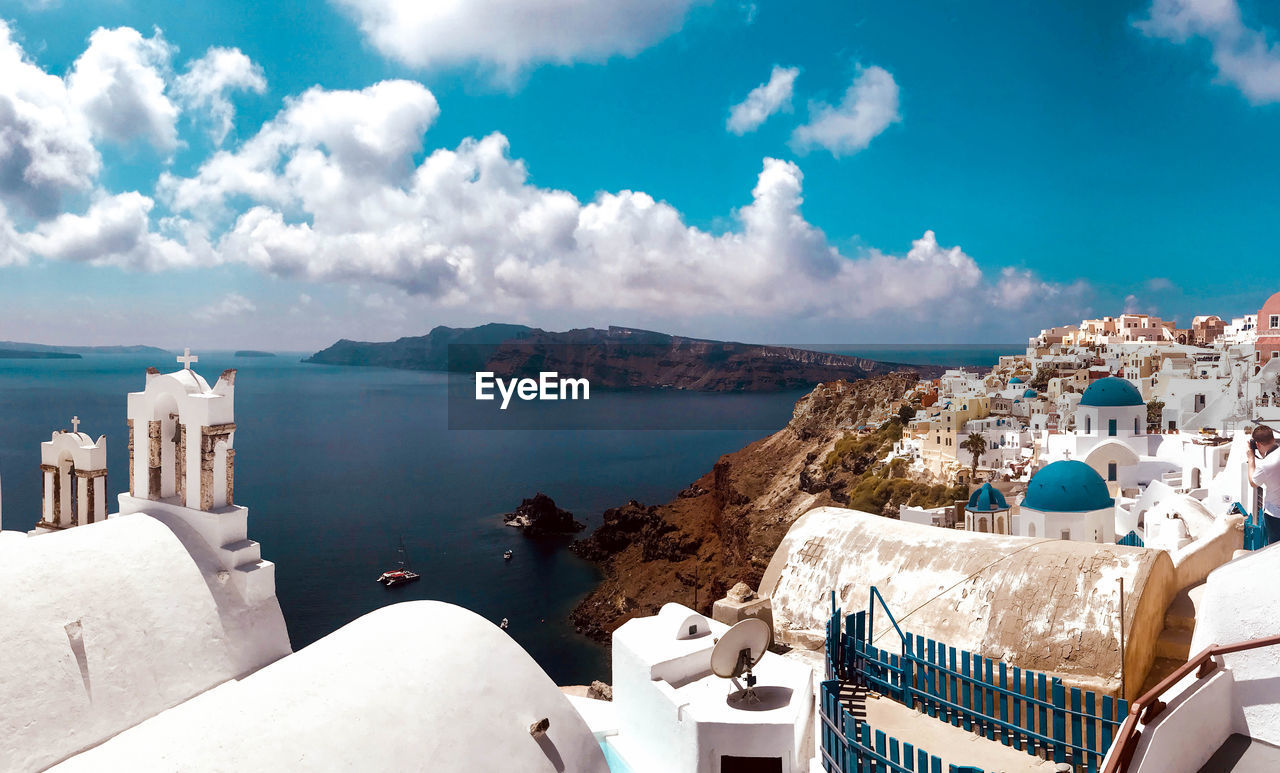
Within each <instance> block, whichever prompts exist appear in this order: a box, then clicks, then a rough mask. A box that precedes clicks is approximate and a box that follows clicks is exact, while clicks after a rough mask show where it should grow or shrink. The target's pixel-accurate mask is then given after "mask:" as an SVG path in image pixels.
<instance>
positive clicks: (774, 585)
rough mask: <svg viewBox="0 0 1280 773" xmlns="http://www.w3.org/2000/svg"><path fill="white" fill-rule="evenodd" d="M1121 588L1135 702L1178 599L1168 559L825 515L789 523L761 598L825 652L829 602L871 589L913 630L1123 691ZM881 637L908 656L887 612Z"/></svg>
mask: <svg viewBox="0 0 1280 773" xmlns="http://www.w3.org/2000/svg"><path fill="white" fill-rule="evenodd" d="M1121 578H1123V579H1124V585H1125V597H1126V598H1125V631H1126V650H1127V652H1128V669H1127V676H1128V680H1129V691H1130V692H1133V691H1134V690H1135V689H1136V688H1137V686H1138V685H1140V684H1141V682H1142V679H1143V677H1145V675H1146V671H1147V669H1148V668H1149V667H1150V664H1151V660H1152V658H1153V653H1152V649H1153V646H1154V641H1155V638H1156V637H1157V636H1158V635H1159V632H1160V630H1161V628H1162V627H1163V619H1164V612H1165V609H1166V607H1167V606H1168V603H1169V600H1170V598H1171V596H1172V594H1173V590H1174V589H1173V587H1172V586H1173V582H1174V578H1173V565H1172V563H1171V561H1170V559H1169V557H1168V555H1167V554H1166V553H1164V552H1162V551H1157V550H1147V549H1144V548H1133V547H1124V546H1119V545H1098V544H1093V543H1086V542H1071V541H1065V540H1058V539H1035V538H1027V537H1007V536H997V535H990V534H977V533H970V532H965V531H958V530H955V529H941V528H938V527H934V526H923V525H919V524H913V523H904V522H902V521H897V520H893V519H889V518H883V517H880V516H875V515H870V514H867V513H862V512H858V511H855V510H844V509H840V508H833V507H821V508H817V509H815V510H812V511H810V512H809V513H806V514H805V515H804V516H803V517H801V518H800V519H799V520H798V521H796V522H795V524H793V525H792V527H791V530H790V531H789V532H788V534H787V536H786V537H785V538H784V539H783V542H782V544H781V545H780V546H779V548H778V550H777V552H776V553H775V555H774V557H773V560H772V561H771V562H770V564H769V568H768V570H767V571H766V572H765V575H764V578H763V580H762V581H761V585H760V592H761V593H762V594H766V595H769V596H770V597H771V598H772V604H773V619H774V625H775V629H776V635H777V636H778V637H779V638H780V639H782V640H784V641H789V642H792V643H798V644H804V645H807V646H821V639H822V637H823V636H824V635H825V629H826V623H827V619H828V617H829V616H830V613H831V595H830V594H831V592H832V591H835V593H836V596H837V601H838V603H839V604H840V605H841V606H842V608H843V609H844V611H845V612H846V613H850V612H854V611H857V610H861V609H866V608H867V603H868V597H869V588H870V586H872V585H874V586H876V587H877V588H878V589H879V590H880V592H881V593H882V594H883V595H884V597H885V599H886V601H887V602H888V604H889V607H890V609H891V610H892V612H893V614H894V615H895V616H896V617H897V619H898V621H899V624H900V625H901V626H902V627H903V629H904V630H906V631H909V632H911V633H914V634H917V635H922V636H927V637H929V638H933V639H935V640H940V641H944V642H946V643H947V644H948V645H951V646H955V647H957V648H962V649H966V650H969V651H971V652H976V653H980V654H982V655H984V656H987V657H991V658H997V659H1003V660H1004V661H1005V662H1007V663H1009V664H1010V665H1013V666H1020V667H1022V668H1030V669H1035V670H1038V671H1048V672H1052V673H1056V674H1059V675H1062V676H1063V677H1064V678H1065V679H1067V680H1068V681H1069V682H1071V683H1074V684H1079V685H1082V686H1089V687H1094V688H1098V689H1104V690H1107V691H1115V690H1116V689H1117V688H1118V687H1119V679H1120V644H1119V640H1120V614H1119V610H1120V585H1119V580H1120V579H1121ZM874 633H875V635H876V637H877V643H878V645H879V646H881V647H883V648H885V649H896V648H898V647H899V646H900V644H899V643H898V640H897V634H895V633H894V632H893V629H892V627H891V626H890V625H889V623H888V621H887V620H886V618H885V616H884V615H883V614H882V613H881V612H880V610H879V609H877V616H876V627H875V632H874ZM1135 680H1136V683H1135Z"/></svg>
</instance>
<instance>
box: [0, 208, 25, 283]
mask: <svg viewBox="0 0 1280 773" xmlns="http://www.w3.org/2000/svg"><path fill="white" fill-rule="evenodd" d="M26 262H27V252H26V250H25V249H24V248H23V246H22V243H21V241H20V240H19V238H18V232H17V229H15V228H14V227H13V223H12V222H10V220H9V213H8V212H7V211H6V210H5V208H4V204H0V268H4V267H5V266H21V265H23V264H24V263H26Z"/></svg>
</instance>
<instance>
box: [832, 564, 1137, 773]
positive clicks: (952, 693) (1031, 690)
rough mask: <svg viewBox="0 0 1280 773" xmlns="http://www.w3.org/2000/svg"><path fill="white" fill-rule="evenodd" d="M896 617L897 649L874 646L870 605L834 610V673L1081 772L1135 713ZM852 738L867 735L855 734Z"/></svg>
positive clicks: (1097, 761)
mask: <svg viewBox="0 0 1280 773" xmlns="http://www.w3.org/2000/svg"><path fill="white" fill-rule="evenodd" d="M876 601H879V602H880V605H881V606H882V607H883V608H884V609H885V611H886V612H888V607H887V606H886V605H885V604H884V599H883V597H881V596H880V594H879V592H878V591H877V590H876V589H874V588H873V589H872V592H871V606H872V607H874V604H875V602H876ZM889 617H890V620H891V621H893V623H894V629H895V631H897V632H898V634H899V641H900V644H901V647H900V649H897V651H889V650H884V649H880V648H879V647H876V646H875V645H874V644H872V628H871V625H870V623H871V619H872V618H871V610H870V609H869V610H868V611H867V612H856V613H854V614H852V615H848V616H847V617H842V616H841V614H840V610H835V611H834V613H833V615H832V618H831V620H830V622H829V623H828V629H827V641H828V645H829V646H828V649H827V661H828V662H827V673H828V677H829V678H830V679H832V680H839V681H843V682H845V683H848V684H853V685H858V686H862V687H866V688H869V689H872V690H875V691H876V692H879V693H881V694H883V695H885V696H888V697H890V698H892V699H894V700H896V701H899V702H901V703H903V704H904V705H906V706H908V707H910V708H913V709H919V710H920V711H921V712H923V713H927V714H928V715H929V716H931V717H934V718H937V719H939V720H941V721H944V722H948V723H950V724H951V725H953V726H956V727H963V728H964V729H966V730H969V731H972V732H976V733H977V734H979V735H982V736H984V737H986V738H988V739H990V740H993V741H999V742H1001V743H1002V744H1004V745H1005V746H1011V747H1014V748H1016V749H1019V750H1022V751H1026V752H1027V753H1029V754H1033V755H1037V756H1041V757H1043V758H1045V759H1052V760H1053V761H1055V762H1067V763H1070V764H1071V765H1072V766H1073V767H1075V768H1076V769H1077V770H1079V771H1088V773H1093V772H1094V771H1097V770H1098V768H1099V767H1100V766H1101V763H1102V758H1103V756H1104V755H1105V754H1106V751H1107V749H1108V748H1109V747H1110V746H1111V741H1112V739H1113V738H1114V736H1115V733H1116V732H1117V730H1118V729H1119V726H1120V723H1121V722H1122V721H1123V720H1124V717H1125V714H1126V712H1127V711H1128V704H1127V703H1126V702H1125V701H1124V700H1118V699H1116V698H1113V697H1111V696H1109V695H1103V696H1099V695H1097V694H1095V693H1092V692H1087V691H1082V690H1080V689H1079V688H1074V687H1073V688H1071V689H1067V688H1066V686H1065V685H1064V684H1063V683H1062V680H1060V679H1058V678H1056V677H1050V676H1048V675H1047V674H1043V673H1038V672H1034V671H1024V670H1022V669H1020V668H1010V667H1009V666H1008V665H1007V664H1005V663H1003V662H999V661H993V660H991V659H990V658H985V657H982V656H981V655H976V654H974V653H970V652H966V651H964V650H957V649H956V648H955V647H949V646H946V645H945V644H942V643H941V642H937V641H934V640H932V639H927V638H924V637H918V636H915V635H913V634H911V633H906V632H902V630H901V628H900V627H898V625H897V622H896V621H894V620H893V616H892V614H890V615H889ZM851 743H853V744H854V745H855V746H856V745H858V744H859V743H861V741H860V740H859V738H858V737H856V738H854V739H852V740H851ZM859 748H862V747H859ZM874 750H875V749H874V747H872V748H871V749H870V751H874ZM863 751H864V753H865V752H866V751H867V750H866V749H864V750H863ZM828 769H829V770H847V768H836V769H832V768H828ZM858 770H861V768H858Z"/></svg>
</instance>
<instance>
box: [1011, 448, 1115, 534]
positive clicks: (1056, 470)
mask: <svg viewBox="0 0 1280 773" xmlns="http://www.w3.org/2000/svg"><path fill="white" fill-rule="evenodd" d="M1115 504H1116V503H1115V500H1114V499H1113V498H1112V497H1111V495H1110V493H1109V492H1108V491H1107V484H1106V482H1105V481H1103V480H1102V476H1100V475H1098V473H1097V472H1095V471H1094V469H1093V468H1092V467H1090V466H1089V465H1087V464H1085V463H1084V462H1080V461H1075V460H1063V461H1058V462H1053V463H1052V464H1049V465H1048V466H1046V467H1044V468H1043V469H1041V470H1040V471H1039V472H1037V473H1036V474H1034V475H1032V476H1031V482H1030V483H1028V484H1027V493H1026V495H1025V496H1024V497H1023V499H1022V503H1021V510H1020V511H1019V513H1018V516H1017V518H1016V519H1015V524H1016V527H1017V530H1018V534H1019V535H1021V536H1023V537H1049V538H1060V539H1066V540H1076V541H1080V542H1100V543H1114V542H1115V541H1116V527H1115V523H1116V507H1115Z"/></svg>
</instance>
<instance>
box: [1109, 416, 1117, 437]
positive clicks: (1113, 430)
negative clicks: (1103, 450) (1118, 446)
mask: <svg viewBox="0 0 1280 773" xmlns="http://www.w3.org/2000/svg"><path fill="white" fill-rule="evenodd" d="M1107 436H1108V437H1115V436H1116V420H1115V419H1111V420H1109V421H1108V422H1107Z"/></svg>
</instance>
